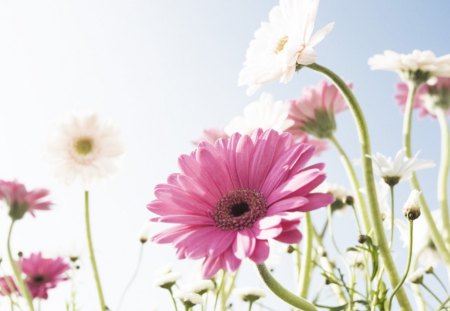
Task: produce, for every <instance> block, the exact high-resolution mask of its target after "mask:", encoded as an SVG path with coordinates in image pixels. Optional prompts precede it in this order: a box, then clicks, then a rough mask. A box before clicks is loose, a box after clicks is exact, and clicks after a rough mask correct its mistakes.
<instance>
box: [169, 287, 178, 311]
mask: <svg viewBox="0 0 450 311" xmlns="http://www.w3.org/2000/svg"><path fill="white" fill-rule="evenodd" d="M167 290H168V291H169V293H170V298H171V299H172V302H173V306H174V307H175V311H178V306H177V302H176V300H175V297H173V291H172V288H168V289H167Z"/></svg>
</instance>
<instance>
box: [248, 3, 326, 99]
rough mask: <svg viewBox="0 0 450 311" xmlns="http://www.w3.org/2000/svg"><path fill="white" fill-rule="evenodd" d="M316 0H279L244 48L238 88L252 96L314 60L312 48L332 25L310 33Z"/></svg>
mask: <svg viewBox="0 0 450 311" xmlns="http://www.w3.org/2000/svg"><path fill="white" fill-rule="evenodd" d="M318 7H319V0H280V4H279V5H278V6H275V7H274V8H272V10H271V11H270V13H269V22H263V23H262V24H261V28H259V29H258V30H257V31H256V32H255V38H254V39H253V40H252V41H251V42H250V46H249V48H248V49H247V53H246V59H245V62H244V68H243V69H242V70H241V72H240V73H239V86H243V85H247V86H248V89H247V94H248V95H251V94H253V93H254V92H255V91H256V90H257V89H258V88H259V87H260V86H261V85H262V84H265V83H269V82H273V81H276V80H279V81H280V82H282V83H287V82H289V81H290V80H291V79H292V76H293V75H294V73H295V70H296V67H297V65H310V64H312V63H314V62H315V61H316V52H315V51H314V49H313V48H314V46H316V45H317V44H318V43H319V42H320V41H322V40H323V39H324V38H325V36H326V35H327V34H328V33H329V32H330V31H331V30H332V29H333V26H334V23H329V24H328V25H326V26H325V27H324V28H322V29H320V30H319V31H317V32H316V33H314V34H313V30H314V23H315V19H316V15H317V10H318Z"/></svg>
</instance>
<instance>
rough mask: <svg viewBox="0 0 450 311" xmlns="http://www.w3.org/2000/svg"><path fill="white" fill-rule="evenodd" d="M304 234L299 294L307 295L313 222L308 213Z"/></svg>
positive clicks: (306, 214) (310, 266)
mask: <svg viewBox="0 0 450 311" xmlns="http://www.w3.org/2000/svg"><path fill="white" fill-rule="evenodd" d="M305 234H306V235H305V236H304V240H303V256H302V263H301V271H300V282H299V285H300V296H301V297H307V296H308V289H309V283H310V276H311V268H312V253H313V224H312V219H311V215H310V213H305Z"/></svg>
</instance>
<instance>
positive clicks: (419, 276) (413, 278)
mask: <svg viewBox="0 0 450 311" xmlns="http://www.w3.org/2000/svg"><path fill="white" fill-rule="evenodd" d="M424 274H425V269H424V268H423V267H419V268H418V269H417V270H416V271H414V272H413V273H411V274H410V275H409V276H408V282H410V283H413V284H421V283H422V282H423V277H424Z"/></svg>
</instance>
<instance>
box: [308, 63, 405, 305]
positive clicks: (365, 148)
mask: <svg viewBox="0 0 450 311" xmlns="http://www.w3.org/2000/svg"><path fill="white" fill-rule="evenodd" d="M308 67H309V68H311V69H313V70H315V71H318V72H320V73H322V74H324V75H326V76H327V77H329V78H330V79H331V80H332V81H333V83H334V84H335V85H336V87H337V88H338V89H339V90H340V92H341V93H342V95H343V96H344V97H345V99H346V100H347V103H348V105H349V107H350V110H351V111H352V113H353V117H354V119H355V122H356V125H357V128H358V136H359V141H360V144H361V153H362V155H361V157H362V162H363V171H364V180H365V185H366V189H367V196H368V199H369V211H370V216H371V219H372V223H373V226H372V227H373V230H374V233H375V237H376V241H377V243H378V247H379V251H380V255H381V257H382V259H383V262H384V265H385V267H386V272H387V274H388V277H389V281H390V282H391V284H392V285H394V284H398V283H399V281H400V279H399V275H398V272H397V269H396V267H395V263H394V260H393V259H392V255H391V252H390V249H389V245H388V242H387V239H386V235H385V233H384V228H383V222H382V219H381V212H380V207H379V205H378V199H377V192H376V188H375V180H374V175H373V167H372V159H371V158H370V157H368V155H371V154H372V153H371V150H370V149H371V148H370V139H369V131H368V128H367V124H366V121H365V119H364V115H363V113H362V110H361V107H360V105H359V103H358V101H357V100H356V98H355V96H354V95H353V93H352V91H351V90H350V88H349V87H348V86H347V84H346V83H345V82H344V81H343V80H342V79H341V78H340V77H339V76H338V75H336V74H335V73H334V72H333V71H331V70H329V69H328V68H325V67H323V66H320V65H318V64H312V65H309V66H308ZM361 211H362V214H363V217H364V218H365V217H366V216H364V215H366V214H367V211H366V210H364V209H363V208H361ZM365 229H366V230H368V229H369V228H365ZM396 297H397V299H398V302H399V305H400V306H401V308H402V309H403V310H411V305H410V303H409V300H408V297H407V296H406V293H405V291H404V290H403V289H402V288H400V290H399V292H398V293H397V296H396Z"/></svg>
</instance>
